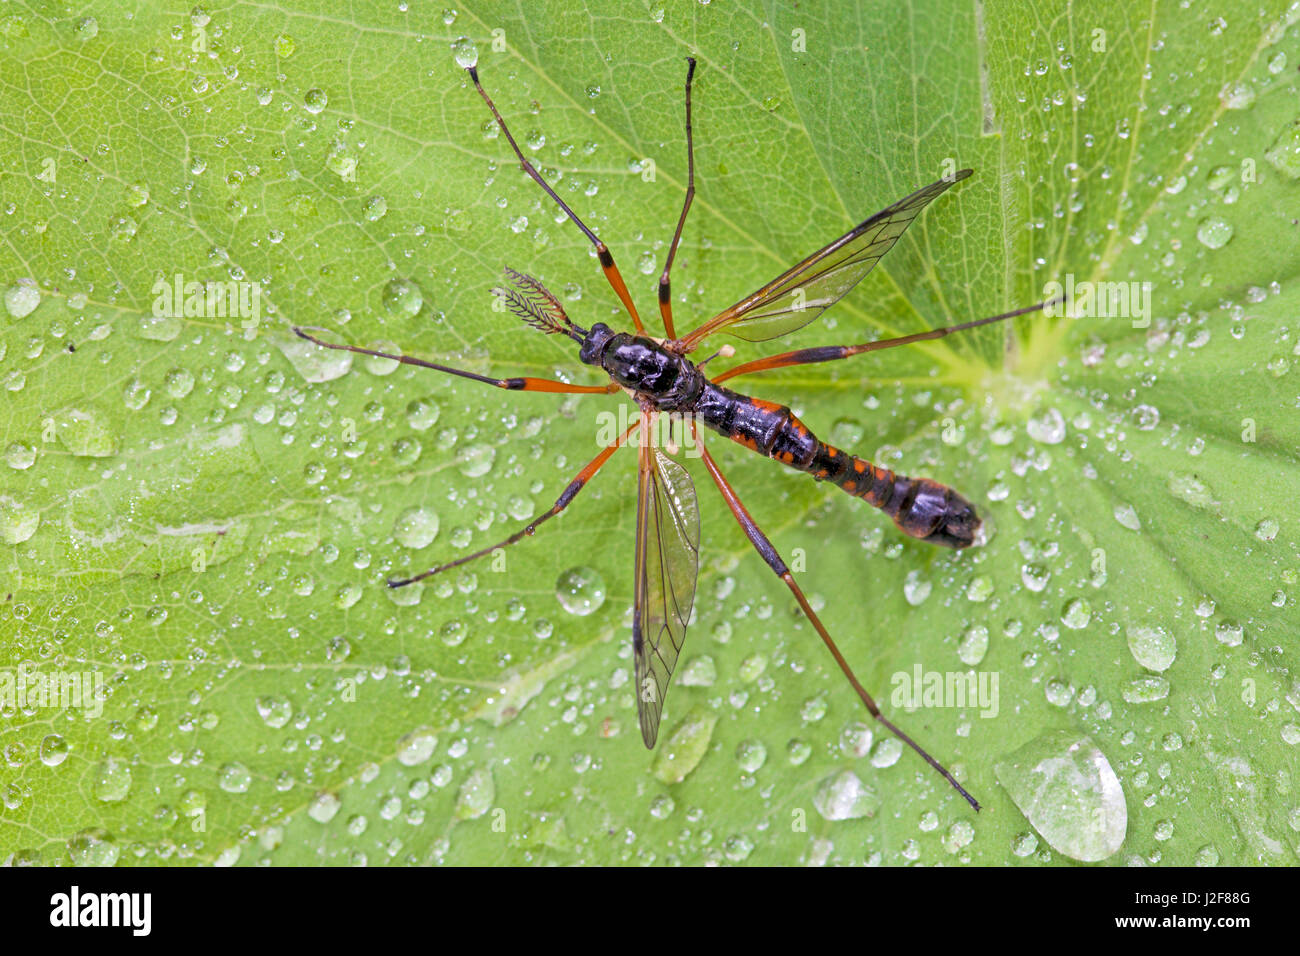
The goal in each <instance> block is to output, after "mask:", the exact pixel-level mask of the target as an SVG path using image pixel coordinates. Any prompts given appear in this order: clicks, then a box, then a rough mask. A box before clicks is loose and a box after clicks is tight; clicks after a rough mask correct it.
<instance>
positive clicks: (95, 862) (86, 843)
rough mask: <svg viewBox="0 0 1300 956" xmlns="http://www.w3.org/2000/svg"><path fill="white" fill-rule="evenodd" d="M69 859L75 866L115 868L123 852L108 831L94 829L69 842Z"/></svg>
mask: <svg viewBox="0 0 1300 956" xmlns="http://www.w3.org/2000/svg"><path fill="white" fill-rule="evenodd" d="M67 847H68V857H69V858H70V859H71V860H72V863H73V865H74V866H115V865H116V864H117V859H118V857H119V856H120V855H121V852H122V851H121V850H120V849H119V848H118V846H117V844H116V843H115V842H114V840H113V837H112V836H111V835H110V834H109V833H108V831H106V830H102V829H100V828H99V827H92V828H90V829H88V830H82V831H81V832H80V833H78V834H76V835H75V836H73V837H72V839H70V840H68V843H67Z"/></svg>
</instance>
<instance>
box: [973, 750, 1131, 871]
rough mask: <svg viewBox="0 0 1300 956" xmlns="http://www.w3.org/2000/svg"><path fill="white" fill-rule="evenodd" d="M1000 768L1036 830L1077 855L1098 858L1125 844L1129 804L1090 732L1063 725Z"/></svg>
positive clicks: (1001, 777)
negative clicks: (1090, 736)
mask: <svg viewBox="0 0 1300 956" xmlns="http://www.w3.org/2000/svg"><path fill="white" fill-rule="evenodd" d="M994 772H995V774H996V775H997V779H998V782H999V783H1000V784H1002V786H1003V787H1004V788H1006V790H1007V793H1008V794H1009V795H1010V796H1011V799H1012V800H1013V801H1014V802H1015V804H1016V806H1017V807H1019V808H1020V812H1021V813H1023V814H1024V815H1025V818H1026V819H1028V821H1029V822H1030V824H1032V825H1033V827H1034V829H1035V830H1037V831H1038V833H1039V834H1040V835H1041V836H1042V837H1043V839H1045V840H1046V841H1047V842H1048V843H1049V844H1050V845H1051V846H1052V847H1053V848H1054V849H1056V850H1057V851H1058V852H1060V853H1064V854H1065V855H1066V856H1068V857H1070V858H1071V859H1073V860H1080V861H1082V862H1087V863H1096V862H1099V861H1101V860H1104V859H1106V858H1107V857H1109V856H1111V855H1113V854H1114V853H1115V852H1116V851H1117V850H1119V848H1120V846H1121V845H1123V843H1124V836H1125V833H1126V831H1127V829H1128V807H1127V805H1126V803H1125V800H1124V790H1123V788H1122V787H1121V786H1120V782H1119V778H1118V777H1116V775H1115V771H1114V770H1113V769H1112V768H1111V765H1110V761H1108V760H1107V759H1106V756H1105V755H1104V754H1103V753H1102V752H1101V751H1100V750H1099V749H1098V748H1097V746H1096V744H1094V743H1093V742H1092V740H1091V739H1090V738H1088V737H1081V736H1079V734H1078V733H1077V732H1076V731H1072V730H1058V731H1052V732H1050V733H1047V734H1043V735H1042V736H1040V737H1037V738H1035V739H1034V740H1031V741H1030V742H1029V743H1027V744H1025V746H1023V747H1021V748H1020V749H1019V750H1017V751H1016V752H1015V753H1013V754H1011V755H1010V756H1009V757H1008V758H1007V759H1006V760H1005V761H1003V762H1001V763H998V764H997V765H996V766H995V768H994Z"/></svg>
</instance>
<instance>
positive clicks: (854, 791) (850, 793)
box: [813, 770, 881, 820]
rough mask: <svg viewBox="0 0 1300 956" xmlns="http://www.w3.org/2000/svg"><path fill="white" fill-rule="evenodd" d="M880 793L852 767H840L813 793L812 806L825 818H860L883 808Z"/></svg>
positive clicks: (874, 813)
mask: <svg viewBox="0 0 1300 956" xmlns="http://www.w3.org/2000/svg"><path fill="white" fill-rule="evenodd" d="M880 803H881V799H880V795H879V794H878V793H876V790H875V788H874V787H869V786H867V785H866V784H865V783H863V782H862V780H861V778H860V777H859V776H858V775H857V774H856V773H854V772H853V771H852V770H841V771H840V772H839V773H837V774H832V775H831V776H829V777H827V778H825V779H824V780H822V782H821V783H819V784H818V785H817V790H816V792H815V793H814V794H813V806H814V807H816V808H817V812H818V813H820V814H821V815H822V818H823V819H825V820H861V819H862V818H863V817H873V816H875V815H876V811H877V810H879V809H880Z"/></svg>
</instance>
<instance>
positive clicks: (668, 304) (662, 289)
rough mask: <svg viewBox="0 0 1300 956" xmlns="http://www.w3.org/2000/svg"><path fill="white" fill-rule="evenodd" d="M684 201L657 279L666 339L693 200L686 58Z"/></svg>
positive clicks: (691, 63)
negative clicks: (676, 264) (672, 277)
mask: <svg viewBox="0 0 1300 956" xmlns="http://www.w3.org/2000/svg"><path fill="white" fill-rule="evenodd" d="M686 62H687V64H688V66H687V67H686V201H685V202H683V203H682V214H681V216H680V217H679V218H678V220H677V231H676V232H674V233H673V242H672V245H670V246H669V247H668V259H667V261H665V262H664V272H663V275H661V276H660V277H659V313H660V314H661V315H662V316H663V318H664V331H665V332H667V334H668V338H670V339H675V338H677V332H676V331H675V330H674V329H673V300H672V286H671V284H670V282H669V280H668V274H669V273H670V272H671V271H672V268H673V257H674V256H676V255H677V247H678V245H680V244H681V241H682V228H683V227H684V226H685V225H686V214H687V213H688V212H690V209H691V200H692V199H694V198H695V140H694V137H693V136H692V135H691V79H692V77H694V76H695V58H694V57H690V56H688V57H687V58H686Z"/></svg>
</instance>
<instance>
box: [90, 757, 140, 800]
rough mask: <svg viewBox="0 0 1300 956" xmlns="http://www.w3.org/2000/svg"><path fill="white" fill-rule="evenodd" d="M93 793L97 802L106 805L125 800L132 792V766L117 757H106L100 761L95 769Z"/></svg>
mask: <svg viewBox="0 0 1300 956" xmlns="http://www.w3.org/2000/svg"><path fill="white" fill-rule="evenodd" d="M91 792H92V793H94V795H95V799H96V800H100V801H103V802H104V803H117V802H119V801H121V800H125V799H126V796H127V794H129V793H130V792H131V765H130V764H128V763H127V762H126V761H125V760H120V759H118V758H117V757H106V758H105V759H104V760H102V761H100V763H99V766H97V767H96V768H95V779H94V782H93V783H92V785H91Z"/></svg>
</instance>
